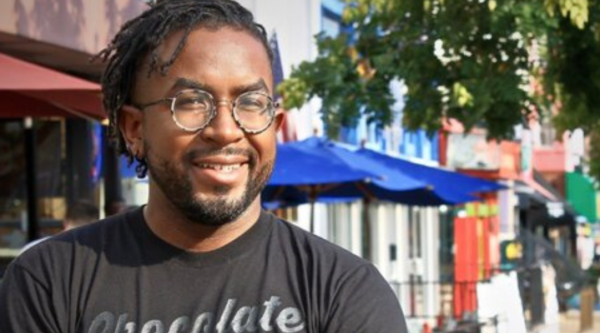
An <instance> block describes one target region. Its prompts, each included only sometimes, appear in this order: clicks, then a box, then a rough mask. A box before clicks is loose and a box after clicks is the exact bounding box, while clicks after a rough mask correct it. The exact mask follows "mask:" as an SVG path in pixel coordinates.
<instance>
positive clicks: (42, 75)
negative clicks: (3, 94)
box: [0, 53, 100, 91]
mask: <svg viewBox="0 0 600 333" xmlns="http://www.w3.org/2000/svg"><path fill="white" fill-rule="evenodd" d="M0 69H1V70H0V73H1V74H2V75H0V90H70V91H74V90H86V91H100V86H99V85H98V84H96V83H94V82H90V81H86V80H82V79H80V78H77V77H74V76H71V75H68V74H65V73H61V72H59V71H55V70H53V69H50V68H46V67H42V66H39V65H36V64H32V63H30V62H26V61H23V60H19V59H17V58H13V57H10V56H7V55H6V54H2V53H0Z"/></svg>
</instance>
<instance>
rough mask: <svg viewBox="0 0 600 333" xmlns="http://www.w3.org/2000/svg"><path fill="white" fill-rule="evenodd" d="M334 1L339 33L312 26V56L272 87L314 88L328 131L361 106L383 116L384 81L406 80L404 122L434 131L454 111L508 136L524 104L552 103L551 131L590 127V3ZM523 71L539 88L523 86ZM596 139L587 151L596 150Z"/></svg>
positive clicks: (287, 92)
mask: <svg viewBox="0 0 600 333" xmlns="http://www.w3.org/2000/svg"><path fill="white" fill-rule="evenodd" d="M342 1H343V2H345V3H346V9H345V11H344V13H343V17H342V20H343V23H344V24H345V25H346V26H347V27H349V29H346V30H347V31H351V32H343V33H341V34H339V35H338V36H336V37H329V36H326V35H324V34H320V35H318V36H317V37H316V39H317V45H318V49H319V55H318V56H317V58H316V59H315V60H314V61H310V62H303V63H301V64H300V65H299V66H298V67H297V68H294V70H293V71H292V74H291V76H290V78H289V79H288V80H286V81H284V82H283V83H282V84H281V85H280V86H279V88H278V89H279V91H280V92H281V93H282V95H283V96H285V99H284V106H285V107H286V108H294V107H301V106H302V105H303V104H304V103H306V101H307V100H309V99H311V98H312V97H315V96H318V97H320V98H321V99H322V109H321V114H322V118H323V121H324V122H325V123H326V124H327V130H328V134H329V135H330V136H331V137H336V135H337V134H338V131H339V129H340V128H341V126H353V125H355V124H356V122H357V120H358V119H359V118H360V117H362V116H365V117H366V118H367V120H368V121H369V122H374V123H376V124H377V125H378V126H382V127H383V126H386V125H389V124H391V122H392V121H393V119H394V117H395V115H394V113H393V110H392V105H393V103H394V102H395V101H394V98H393V95H392V92H391V91H390V82H391V81H394V80H401V81H402V82H404V84H405V85H406V87H407V92H406V94H405V97H404V98H405V100H404V101H405V107H404V109H403V119H402V123H403V125H404V126H405V127H406V128H408V129H419V128H420V129H425V130H427V131H429V132H434V131H437V130H439V129H440V128H441V127H442V125H443V121H444V119H447V118H454V119H457V120H459V121H460V122H462V123H463V124H464V125H465V126H466V128H467V129H469V128H472V127H475V126H478V127H485V128H487V130H488V135H489V137H490V139H511V138H512V137H513V133H514V131H513V128H514V126H515V125H517V124H522V123H523V121H524V119H526V117H527V115H528V113H530V112H532V110H537V111H539V112H540V113H543V114H544V115H546V116H552V113H551V111H552V110H553V109H556V108H557V103H561V104H560V105H559V108H560V113H559V115H558V116H557V117H556V124H557V126H558V128H559V130H560V131H563V130H568V129H573V128H576V127H582V128H583V129H584V130H585V131H586V132H587V133H591V132H594V131H596V132H597V131H599V130H600V110H598V105H600V90H599V89H600V75H596V74H600V73H597V72H598V71H600V66H599V65H600V54H599V42H600V4H599V3H597V2H593V3H588V0H342ZM532 82H536V83H539V86H543V87H544V89H532V87H533V86H535V85H533V84H532ZM599 146H600V142H595V146H594V151H593V152H594V154H595V155H594V154H592V155H594V156H598V155H600V149H598V147H599ZM592 162H594V161H592ZM595 162H597V164H598V165H599V166H594V165H593V167H592V170H595V174H594V176H596V177H597V179H600V160H599V161H595Z"/></svg>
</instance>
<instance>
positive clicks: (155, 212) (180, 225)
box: [144, 193, 261, 253]
mask: <svg viewBox="0 0 600 333" xmlns="http://www.w3.org/2000/svg"><path fill="white" fill-rule="evenodd" d="M152 199H153V198H152V193H151V195H150V198H149V200H148V204H147V205H146V207H144V218H145V220H146V223H147V224H148V227H149V228H150V230H152V232H153V233H154V234H155V235H156V236H158V237H159V238H161V239H162V240H164V241H165V242H167V243H169V244H171V245H173V246H175V247H177V248H180V249H183V250H186V251H189V252H199V253H200V252H210V251H214V250H217V249H219V248H221V247H223V246H225V245H227V244H229V243H231V242H233V241H234V240H236V239H237V238H238V237H240V236H242V235H243V234H244V233H245V232H246V231H248V230H249V229H250V228H251V227H252V226H253V225H254V224H255V223H256V222H257V221H258V218H259V216H260V211H261V206H260V196H259V197H257V198H256V199H255V200H254V202H252V204H251V205H250V206H249V207H248V209H246V211H245V212H244V213H242V215H240V216H239V217H238V218H237V219H236V220H234V221H231V222H229V223H226V224H224V225H220V226H211V225H206V224H201V223H198V222H196V221H190V220H189V219H188V218H187V217H185V216H184V215H183V214H182V213H181V212H180V211H179V210H178V209H177V208H176V207H174V206H173V205H172V204H171V203H170V202H169V201H168V200H164V201H162V203H163V204H160V201H161V200H152Z"/></svg>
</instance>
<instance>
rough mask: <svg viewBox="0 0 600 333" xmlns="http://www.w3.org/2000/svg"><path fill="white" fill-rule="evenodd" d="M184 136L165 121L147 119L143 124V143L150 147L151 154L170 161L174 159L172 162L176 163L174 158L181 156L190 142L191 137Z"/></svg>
mask: <svg viewBox="0 0 600 333" xmlns="http://www.w3.org/2000/svg"><path fill="white" fill-rule="evenodd" d="M166 120H167V121H168V120H170V119H166ZM185 134H186V133H182V131H181V130H178V129H174V128H172V126H170V124H168V123H165V119H160V118H159V119H157V118H152V117H148V119H147V120H146V121H145V123H144V138H145V140H144V141H145V143H146V144H147V145H149V146H150V149H151V151H152V154H153V155H159V156H164V157H165V158H166V157H169V158H170V159H171V160H173V159H174V158H175V159H174V161H177V157H176V156H180V155H181V154H182V151H183V150H184V149H185V147H187V145H188V144H189V142H190V140H191V136H190V135H185Z"/></svg>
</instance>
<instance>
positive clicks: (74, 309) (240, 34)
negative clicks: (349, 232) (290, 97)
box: [0, 0, 406, 333]
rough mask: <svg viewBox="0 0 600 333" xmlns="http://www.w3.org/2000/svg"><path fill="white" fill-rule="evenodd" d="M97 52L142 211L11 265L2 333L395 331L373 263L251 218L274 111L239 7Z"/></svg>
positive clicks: (398, 327) (212, 7)
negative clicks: (139, 188) (142, 188)
mask: <svg viewBox="0 0 600 333" xmlns="http://www.w3.org/2000/svg"><path fill="white" fill-rule="evenodd" d="M101 57H102V58H104V59H106V60H108V66H107V68H106V72H105V75H104V78H103V92H104V102H105V108H106V109H107V110H108V112H109V115H110V120H111V124H112V126H118V130H115V131H114V134H115V136H114V138H113V139H114V141H115V143H116V144H117V147H118V149H119V150H120V151H121V152H122V153H124V154H127V155H128V156H130V157H131V158H132V160H133V159H135V160H136V161H137V162H138V166H137V171H138V175H139V176H144V175H145V173H146V171H149V173H150V178H149V179H150V180H149V181H150V183H149V198H148V204H147V205H146V206H144V207H142V208H140V209H137V210H135V211H130V212H127V213H125V214H120V215H116V216H113V217H111V218H108V219H106V220H104V221H101V222H99V223H95V224H94V225H92V226H89V227H85V228H80V229H76V230H73V231H72V232H69V233H66V234H63V235H61V236H59V237H55V238H53V239H51V240H48V241H47V242H44V243H43V244H40V245H39V246H36V247H35V248H33V249H31V250H30V251H28V252H26V253H24V254H23V255H22V256H21V257H19V258H18V259H17V260H16V261H15V262H14V263H12V265H11V267H10V269H9V271H8V273H7V276H6V279H5V282H4V284H3V286H2V289H1V290H0V331H1V332H90V333H97V332H204V333H206V332H219V333H221V332H311V333H318V332H340V333H342V332H343V333H350V332H352V333H356V332H364V333H367V332H368V333H372V332H382V333H383V332H385V333H389V332H406V326H405V323H404V319H403V315H402V312H401V310H400V307H399V304H398V301H397V299H396V298H395V296H394V295H393V293H392V292H391V289H390V287H389V285H388V284H387V283H386V281H385V280H384V279H383V278H382V277H381V275H379V273H378V272H377V270H376V269H375V268H374V267H373V266H372V265H371V264H369V263H367V262H365V261H363V260H361V259H359V258H357V257H354V256H353V255H352V254H350V253H349V252H346V251H344V250H342V249H340V248H337V247H336V246H334V245H332V244H329V243H327V242H326V241H324V240H321V239H319V238H317V237H315V236H313V235H312V234H309V233H307V232H304V231H302V230H301V229H299V228H297V227H295V226H293V225H291V224H289V223H287V222H284V221H281V220H278V219H277V218H276V217H274V216H272V215H269V214H267V213H265V212H264V211H262V210H261V206H260V192H261V190H262V189H263V187H264V185H265V183H266V182H267V179H268V178H269V176H270V174H271V170H272V168H273V163H274V159H275V148H276V140H275V135H276V131H277V129H278V127H279V125H280V124H281V122H282V119H283V114H282V113H281V112H280V111H277V108H276V106H275V105H274V103H273V102H272V99H271V97H270V96H271V95H272V94H273V89H274V87H273V82H272V81H273V80H272V73H271V63H270V60H271V52H270V49H269V47H268V43H267V39H266V36H265V31H264V29H263V28H262V26H260V25H257V24H256V23H254V21H253V17H252V14H251V13H250V12H248V11H247V10H246V9H244V8H243V7H241V6H240V5H239V4H237V3H236V2H234V1H232V0H170V1H161V2H159V3H158V4H157V5H156V6H154V7H153V8H151V9H150V10H148V11H147V12H146V13H144V14H143V15H141V16H140V17H138V18H136V19H134V20H132V21H130V22H129V23H127V24H125V25H124V26H123V28H122V29H121V31H120V32H119V33H118V34H117V36H116V37H115V38H114V40H113V41H112V43H111V44H110V45H109V47H108V48H107V49H106V50H105V51H103V53H102V54H101ZM113 128H114V129H117V127H113Z"/></svg>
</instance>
